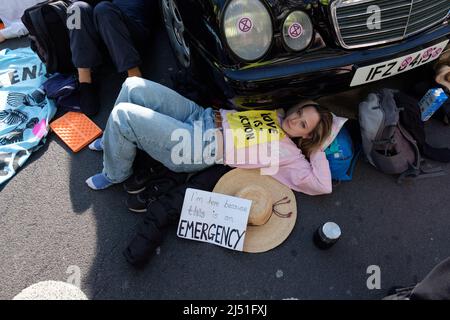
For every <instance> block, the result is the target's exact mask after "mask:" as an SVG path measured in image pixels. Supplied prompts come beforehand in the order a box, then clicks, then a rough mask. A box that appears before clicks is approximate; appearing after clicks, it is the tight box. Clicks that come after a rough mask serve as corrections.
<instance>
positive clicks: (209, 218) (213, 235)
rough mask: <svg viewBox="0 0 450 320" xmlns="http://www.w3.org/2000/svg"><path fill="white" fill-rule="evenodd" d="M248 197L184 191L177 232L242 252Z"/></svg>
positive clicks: (183, 235)
mask: <svg viewBox="0 0 450 320" xmlns="http://www.w3.org/2000/svg"><path fill="white" fill-rule="evenodd" d="M251 205H252V201H251V200H246V199H241V198H236V197H231V196H227V195H223V194H219V193H213V192H207V191H203V190H197V189H191V188H188V189H187V190H186V195H185V196H184V203H183V209H182V211H181V217H180V222H179V224H178V230H177V235H178V236H179V237H180V238H185V239H191V240H196V241H201V242H208V243H212V244H215V245H218V246H221V247H224V248H228V249H232V250H237V251H242V249H243V246H244V239H245V233H246V230H247V220H248V215H249V212H250V207H251Z"/></svg>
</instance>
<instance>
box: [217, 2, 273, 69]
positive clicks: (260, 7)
mask: <svg viewBox="0 0 450 320" xmlns="http://www.w3.org/2000/svg"><path fill="white" fill-rule="evenodd" d="M223 28H224V33H225V38H226V41H227V43H228V46H229V47H230V49H231V50H232V51H233V52H234V53H235V54H236V55H237V56H238V57H239V58H241V59H243V60H246V61H254V60H257V59H259V58H261V57H262V56H264V54H266V52H267V51H268V50H269V48H270V45H271V43H272V38H273V28H272V20H271V19H270V14H269V12H268V11H267V9H266V7H265V6H264V4H263V3H262V2H261V1H259V0H232V1H230V3H229V4H228V6H227V8H226V9H225V14H224V22H223Z"/></svg>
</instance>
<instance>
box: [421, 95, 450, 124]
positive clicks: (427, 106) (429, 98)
mask: <svg viewBox="0 0 450 320" xmlns="http://www.w3.org/2000/svg"><path fill="white" fill-rule="evenodd" d="M447 99H448V96H447V95H446V94H445V92H444V90H443V89H442V88H434V89H430V90H428V92H427V93H426V94H425V96H424V97H423V98H422V99H421V100H420V101H419V108H420V112H421V118H422V121H427V120H428V119H430V118H431V116H432V115H433V113H435V112H436V110H438V109H439V108H440V107H441V106H442V105H443V104H444V102H445V101H447Z"/></svg>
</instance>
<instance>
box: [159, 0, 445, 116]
mask: <svg viewBox="0 0 450 320" xmlns="http://www.w3.org/2000/svg"><path fill="white" fill-rule="evenodd" d="M161 10H162V14H163V16H164V21H165V25H166V29H167V31H168V35H169V38H170V42H171V45H172V48H173V49H174V52H175V54H176V56H177V60H178V62H179V64H180V65H181V66H182V67H183V68H185V69H186V70H187V71H188V72H190V73H193V74H196V75H198V76H199V77H200V78H201V79H202V82H203V83H204V84H207V85H208V87H209V88H210V89H211V92H214V94H215V95H216V96H217V97H219V98H220V100H219V102H218V104H223V105H226V104H227V103H228V104H230V103H231V104H233V105H234V106H235V107H238V108H244V109H245V108H264V107H269V108H273V107H274V106H276V107H280V106H287V105H290V104H292V103H294V102H296V101H298V100H299V99H300V98H317V97H319V96H322V95H325V94H329V93H332V92H337V91H338V90H345V89H348V88H349V87H355V86H358V85H362V84H365V83H368V82H373V81H376V80H380V79H384V78H387V77H390V76H393V75H395V74H397V73H401V72H406V71H408V70H410V69H413V68H416V67H418V66H422V65H424V64H426V63H428V62H431V61H433V60H435V59H437V58H438V57H439V56H440V54H441V53H442V52H443V51H444V50H445V48H446V46H447V44H448V42H449V39H450V26H449V24H448V22H449V16H450V15H449V13H450V1H449V0H433V1H431V0H334V1H333V0H161Z"/></svg>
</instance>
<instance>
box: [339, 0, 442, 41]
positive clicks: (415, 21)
mask: <svg viewBox="0 0 450 320" xmlns="http://www.w3.org/2000/svg"><path fill="white" fill-rule="evenodd" d="M371 6H372V7H371ZM449 13H450V0H336V1H334V2H332V4H331V16H332V18H333V24H334V27H335V30H336V34H337V36H338V39H339V42H340V44H341V45H342V46H343V47H344V48H347V49H352V48H361V47H368V46H373V45H378V44H384V43H389V42H392V41H398V40H402V39H404V38H406V37H409V36H411V35H414V34H416V33H419V32H421V31H424V30H426V29H428V28H430V27H432V26H434V25H437V24H439V23H442V22H443V21H444V20H445V19H447V18H448V17H449ZM377 17H378V18H379V19H376V18H377ZM377 22H378V23H379V24H376V23H377Z"/></svg>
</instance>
